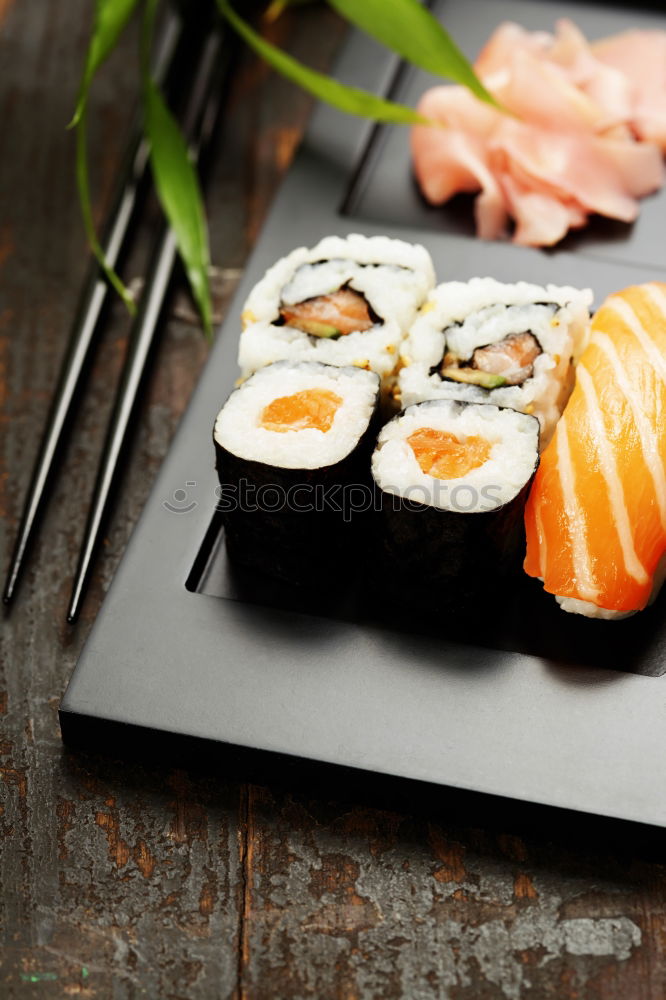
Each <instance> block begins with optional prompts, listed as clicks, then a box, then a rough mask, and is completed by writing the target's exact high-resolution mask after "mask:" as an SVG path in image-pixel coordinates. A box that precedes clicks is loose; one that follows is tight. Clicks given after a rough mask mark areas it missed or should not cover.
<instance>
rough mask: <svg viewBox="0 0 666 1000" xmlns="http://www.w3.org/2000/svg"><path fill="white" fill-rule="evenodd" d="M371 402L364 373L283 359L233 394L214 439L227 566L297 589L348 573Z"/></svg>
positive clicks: (365, 490)
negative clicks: (269, 577)
mask: <svg viewBox="0 0 666 1000" xmlns="http://www.w3.org/2000/svg"><path fill="white" fill-rule="evenodd" d="M378 397H379V378H378V376H377V375H375V374H373V373H372V372H368V371H364V370H362V369H358V368H335V367H332V366H329V365H323V364H320V363H318V362H302V363H292V362H288V361H282V362H277V363H275V364H273V365H269V366H267V367H266V368H263V369H261V370H260V371H258V372H256V373H255V374H254V375H253V376H251V378H249V379H248V380H247V381H246V382H244V383H243V384H242V385H241V386H240V387H239V388H238V389H236V390H235V391H234V392H233V393H232V395H231V396H230V397H229V399H228V400H227V402H226V403H225V405H224V407H223V408H222V410H221V411H220V414H219V415H218V418H217V420H216V423H215V431H214V441H215V451H216V462H217V471H218V476H219V480H220V501H219V508H220V510H221V512H222V520H223V524H224V528H225V534H226V544H227V551H228V553H229V557H230V559H231V560H232V562H233V563H234V564H236V565H240V566H242V567H244V568H245V569H246V570H250V571H252V572H260V573H263V574H266V575H268V576H271V577H274V578H276V579H278V580H282V581H285V582H287V583H289V584H291V585H296V586H307V585H310V584H317V585H318V586H322V587H326V586H328V585H329V584H332V583H334V582H335V581H337V580H339V579H340V577H341V576H342V574H343V573H344V572H347V573H348V572H349V559H350V558H351V554H352V552H353V548H354V540H355V539H357V538H358V537H359V532H360V530H361V525H362V523H363V522H364V520H365V518H367V516H368V512H369V510H370V507H371V499H372V491H371V480H370V473H369V465H370V455H371V452H372V447H373V444H374V438H375V436H376V433H377V424H376V419H377V418H376V413H377V404H378Z"/></svg>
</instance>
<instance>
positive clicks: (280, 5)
mask: <svg viewBox="0 0 666 1000" xmlns="http://www.w3.org/2000/svg"><path fill="white" fill-rule="evenodd" d="M312 2H313V0H271V3H270V4H269V5H268V7H267V8H266V10H265V11H264V15H263V18H264V21H266V22H267V23H268V24H272V23H273V21H277V19H278V18H279V17H282V15H283V14H284V12H285V10H286V9H287V7H302V6H304V5H305V4H306V3H312Z"/></svg>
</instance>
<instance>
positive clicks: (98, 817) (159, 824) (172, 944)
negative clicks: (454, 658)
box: [0, 0, 666, 1000]
mask: <svg viewBox="0 0 666 1000" xmlns="http://www.w3.org/2000/svg"><path fill="white" fill-rule="evenodd" d="M89 14H90V4H89V3H88V2H86V0H50V2H49V3H48V4H44V3H40V2H39V0H21V2H20V3H19V0H14V2H13V3H12V2H8V0H0V49H1V52H2V56H1V60H2V62H1V65H2V73H1V74H0V115H1V123H2V136H3V155H2V157H0V269H1V270H0V435H1V436H0V512H1V514H2V525H1V528H0V530H1V532H2V534H1V536H0V544H1V546H2V552H3V555H4V557H5V558H6V557H7V555H8V543H9V539H10V537H11V535H12V533H13V531H14V530H15V528H16V523H17V518H18V514H19V509H20V502H21V499H22V496H23V493H24V491H25V488H26V486H27V479H28V476H29V471H30V463H31V461H32V458H33V455H34V450H35V447H36V443H37V435H38V433H39V429H40V427H41V422H42V420H43V418H44V415H45V412H46V408H47V405H48V400H49V393H50V391H51V389H52V387H53V381H54V372H55V370H56V367H57V365H58V363H59V361H60V357H61V354H62V351H63V348H64V339H65V337H66V333H67V328H68V323H69V321H70V318H71V315H72V310H73V308H74V304H75V300H76V294H77V289H78V286H79V283H80V281H81V278H82V276H83V272H84V268H85V258H86V251H85V243H84V237H83V233H82V229H81V225H80V222H79V214H78V208H77V204H76V197H75V189H74V174H73V146H72V139H71V135H69V134H68V133H66V132H65V131H64V125H65V123H66V122H67V120H68V117H69V114H70V111H71V108H72V103H73V99H74V94H75V91H76V85H77V77H78V71H79V67H80V65H81V61H82V57H83V52H84V47H85V41H86V35H87V28H88V23H89ZM270 32H271V35H272V36H273V38H274V39H275V40H278V41H280V42H281V43H283V44H286V45H288V46H289V48H290V49H291V50H292V51H294V52H295V53H296V54H297V55H299V56H300V57H302V58H307V59H308V60H309V61H310V62H311V63H313V64H315V65H318V66H325V65H327V64H328V63H329V62H330V59H331V56H332V54H333V52H334V50H335V48H336V46H337V45H338V44H339V42H340V40H341V38H342V34H343V30H342V26H341V24H340V22H338V21H337V20H336V19H335V18H334V17H333V15H332V14H331V13H330V12H329V11H327V10H326V9H324V8H322V7H320V6H316V7H312V8H303V9H301V10H299V11H298V12H294V13H293V14H290V15H288V16H286V17H284V18H283V19H282V20H281V21H280V22H278V24H277V25H274V26H273V27H271V29H270ZM135 46H136V37H135V34H132V33H131V32H130V33H129V34H128V37H127V39H126V40H125V41H124V42H123V44H122V46H121V49H120V51H119V52H118V53H117V54H116V55H115V56H114V57H113V59H112V61H111V62H110V64H109V66H108V68H107V69H106V70H105V71H104V74H103V75H102V77H101V78H100V81H99V83H98V84H97V85H96V87H95V93H94V112H93V114H92V133H91V160H92V164H93V169H94V177H95V190H96V192H97V210H98V212H99V213H101V211H102V209H103V206H104V204H105V200H106V199H107V198H108V195H109V192H110V187H111V182H112V177H113V174H114V171H115V169H116V168H117V165H118V159H119V156H120V151H121V148H122V143H123V136H124V133H125V128H126V125H127V118H128V113H129V110H130V107H131V103H132V96H133V94H134V90H135V86H136V77H135V76H134V75H133V70H134V63H135ZM309 107H310V103H309V100H308V99H307V98H306V97H304V96H303V95H302V94H300V93H298V92H297V91H295V90H294V89H293V88H292V87H291V86H289V85H288V84H286V83H284V82H283V81H281V80H276V78H275V77H274V76H273V75H272V74H270V73H269V72H268V70H267V69H266V68H265V67H263V66H261V65H259V64H258V63H257V62H256V61H255V60H254V59H252V58H251V57H249V56H248V55H245V56H243V57H242V60H241V63H240V65H239V67H238V70H237V73H236V75H235V79H234V85H233V92H232V94H231V98H230V103H229V108H228V112H227V115H226V118H225V124H224V128H223V129H222V132H221V135H220V141H219V144H218V148H217V153H216V157H215V162H214V165H213V169H212V172H211V174H212V176H211V184H210V190H209V196H208V204H209V212H210V218H211V236H212V247H213V258H214V261H215V264H216V267H217V271H216V290H217V301H216V307H217V309H218V311H223V310H224V308H225V304H226V302H227V301H228V298H229V294H230V292H231V291H232V290H233V287H234V286H235V283H236V281H237V279H238V276H239V274H240V272H241V269H242V267H243V264H244V262H245V260H246V257H247V254H248V252H249V250H250V248H251V246H252V244H253V242H254V240H255V239H256V236H257V233H258V231H259V229H260V226H261V222H262V219H263V218H264V216H265V214H266V211H267V208H268V205H269V203H270V200H271V197H272V195H273V193H274V191H275V188H276V185H277V183H278V181H279V179H280V177H281V175H282V174H283V172H284V170H285V169H286V167H287V166H288V164H289V161H290V158H291V155H292V153H293V150H294V147H295V145H296V144H297V142H298V139H299V136H300V134H301V132H302V129H303V125H304V122H305V120H306V118H307V114H308V110H309ZM154 224H155V217H154V214H151V213H150V212H149V213H148V217H147V220H146V224H145V227H144V230H145V231H144V234H143V237H142V239H141V240H140V241H139V244H138V247H137V249H136V251H135V252H134V253H133V254H132V256H131V258H130V260H129V261H128V263H127V266H126V275H127V277H128V278H136V279H140V277H141V274H142V273H143V268H144V266H145V254H146V248H147V246H148V244H149V236H150V230H151V228H152V227H154ZM127 328H128V322H127V317H126V316H125V315H124V313H123V310H122V308H121V307H120V306H118V305H116V306H114V308H113V311H112V316H111V322H110V324H109V327H108V330H107V333H106V335H105V338H104V343H103V345H102V346H101V348H100V350H99V352H98V355H97V358H96V362H95V365H94V369H93V371H92V373H91V378H90V384H89V392H88V397H87V401H86V404H85V406H84V408H83V411H82V413H81V417H80V419H79V422H78V425H77V427H76V430H75V433H74V435H73V438H72V442H71V445H70V448H69V450H68V453H67V455H66V457H65V462H64V465H63V475H62V477H61V480H60V482H59V484H58V486H57V488H56V490H55V494H54V498H53V504H52V508H51V510H50V512H49V515H48V517H47V519H46V522H45V524H44V528H43V531H42V533H41V537H40V541H39V544H38V545H37V547H36V550H35V552H34V553H33V556H32V559H31V564H30V572H29V573H28V576H27V578H26V580H25V581H24V585H23V587H22V589H21V593H20V595H19V600H18V603H17V606H16V607H15V608H14V610H13V611H12V613H11V615H6V616H5V617H4V619H3V621H2V634H1V636H0V789H1V792H0V845H1V851H2V854H1V858H0V883H1V886H2V910H1V913H0V921H1V932H2V936H3V952H2V956H1V959H0V964H1V971H0V996H2V997H3V998H4V997H8V998H21V1000H22V998H24V997H33V996H40V997H46V998H51V997H53V998H55V997H66V996H77V995H80V996H82V997H100V998H103V997H112V998H114V1000H125V998H131V997H138V996H147V997H150V998H162V997H167V998H195V1000H197V998H206V1000H207V998H215V1000H217V998H228V997H229V998H230V997H234V998H239V1000H240V998H256V1000H264V998H266V1000H268V998H275V997H278V998H282V997H284V998H289V997H292V998H302V997H316V998H319V1000H328V998H331V1000H333V998H336V1000H337V998H340V1000H342V998H345V1000H351V998H365V997H369V998H375V997H377V998H383V997H410V998H411V997H413V998H431V997H432V998H435V997H450V998H452V1000H490V998H498V1000H504V998H506V1000H523V998H529V1000H539V998H553V1000H560V998H567V1000H574V998H588V997H589V998H609V1000H633V998H637V1000H648V998H649V1000H661V998H663V997H664V995H666V956H665V950H666V868H665V867H664V863H663V860H664V858H666V853H665V852H664V848H663V838H661V836H660V835H658V836H656V837H653V838H650V837H647V836H645V835H643V834H642V832H641V831H638V830H636V829H634V828H631V827H618V826H617V825H615V826H611V825H610V824H604V823H602V822H599V821H597V822H587V821H585V820H582V819H576V818H571V817H565V818H563V817H562V816H560V815H559V814H555V813H553V812H547V811H542V812H540V813H538V814H537V815H536V816H535V815H532V814H529V815H528V814H523V813H521V812H520V811H519V810H518V811H517V810H516V809H514V808H513V807H509V806H506V805H502V804H501V803H500V804H498V803H493V802H491V801H490V800H485V799H480V798H478V797H477V798H476V799H471V798H460V797H455V796H452V795H446V794H444V793H433V794H432V799H431V800H430V801H426V803H425V804H424V803H423V802H421V803H419V804H418V806H417V804H416V803H415V804H414V807H413V808H412V807H410V806H409V805H407V804H405V803H404V802H401V803H400V804H395V805H393V806H391V804H390V803H388V808H387V804H386V803H385V804H383V805H378V804H376V803H375V804H374V805H371V804H370V803H371V802H374V801H375V800H374V797H373V795H371V794H370V792H371V789H367V795H366V794H364V793H363V792H362V791H359V790H358V789H356V790H351V789H350V790H349V794H348V795H343V794H342V793H341V791H340V789H339V788H336V789H335V790H333V789H326V788H321V787H320V788H319V789H318V791H317V792H316V793H315V792H314V791H312V790H310V791H304V790H302V789H301V790H299V789H298V788H297V787H295V786H294V787H289V786H288V784H287V783H286V782H283V783H282V784H281V785H280V786H278V785H270V786H269V785H257V784H245V783H243V782H242V781H240V780H239V777H238V776H237V775H236V774H234V773H229V774H223V775H214V776H205V775H201V774H195V773H189V772H187V771H184V770H181V771H173V770H171V769H169V768H167V767H160V766H157V765H152V766H147V765H145V766H139V765H136V764H127V763H123V762H122V761H121V760H119V759H118V760H116V759H114V758H113V756H111V757H110V758H102V757H95V756H92V755H82V754H71V753H66V752H64V751H63V748H62V745H61V742H60V735H59V730H58V724H57V705H58V701H59V699H60V696H61V694H62V691H63V689H64V686H65V684H66V681H67V678H68V676H69V674H70V672H71V670H72V667H73V664H74V662H75V660H76V657H77V655H78V652H79V650H80V648H81V645H82V643H83V641H84V640H85V637H86V635H87V633H88V631H89V628H90V625H91V623H92V620H93V618H94V615H95V613H96V610H97V608H98V607H99V604H100V601H101V599H102V595H103V593H104V590H105V589H106V587H107V585H108V583H109V580H110V578H111V576H112V574H113V571H114V569H115V567H116V565H117V562H118V559H119V557H120V555H121V553H122V550H123V548H124V546H125V544H126V541H127V538H128V536H129V534H130V531H131V529H132V525H133V524H134V522H135V521H136V518H137V516H138V513H139V511H140V509H141V506H142V504H143V502H144V500H145V498H146V496H147V493H148V490H149V487H150V485H151V482H152V480H153V478H154V475H155V472H156V470H157V467H158V465H159V463H160V461H161V459H162V457H163V456H164V454H165V452H166V449H167V447H168V444H169V441H170V439H171V436H172V434H173V432H174V429H175V426H176V423H177V421H178V418H179V416H180V414H181V412H182V410H183V408H184V406H185V405H186V402H187V399H188V397H189V395H190V392H191V390H192V387H193V385H194V383H195V381H196V377H197V374H198V372H199V370H200V368H201V365H202V363H203V361H204V358H205V354H206V348H205V344H204V341H203V339H202V337H201V335H200V333H199V331H198V329H197V327H196V325H195V323H194V322H193V320H192V311H191V306H190V304H189V301H188V300H187V298H186V297H185V296H184V295H183V294H180V295H178V296H177V297H176V299H175V300H174V303H173V308H172V314H171V316H170V319H169V322H168V324H167V329H166V331H165V337H164V342H163V345H162V348H161V350H160V353H159V357H158V359H157V364H156V367H155V371H154V373H153V376H152V379H151V383H150V387H149V392H148V394H147V398H146V399H145V402H144V405H143V407H142V412H141V418H140V421H139V423H138V426H137V430H136V435H135V439H134V442H133V450H132V457H131V462H130V465H129V469H128V471H127V474H126V476H125V479H124V485H123V490H122V495H121V497H120V500H119V503H118V505H117V508H116V512H115V515H114V518H113V521H112V523H111V525H110V527H109V531H108V535H107V538H106V544H105V550H104V552H103V554H102V557H101V559H100V562H99V566H98V571H97V573H96V577H95V582H94V586H93V589H92V591H91V594H90V597H89V599H88V601H87V603H86V606H85V609H84V615H83V618H82V620H81V622H80V623H79V626H78V627H77V628H76V629H74V630H72V629H70V628H68V627H67V626H66V625H65V624H64V616H65V610H66V601H67V597H68V591H69V582H70V578H71V573H72V570H73V568H74V564H75V559H76V550H77V544H78V541H79V537H80V533H81V529H82V522H83V518H84V515H85V507H86V498H87V496H88V495H89V491H90V488H91V484H92V480H93V477H94V469H95V459H96V455H97V452H98V449H99V445H100V441H101V439H102V435H103V431H104V424H105V420H106V417H107V414H108V410H109V406H110V402H111V397H112V386H113V381H114V378H115V376H116V375H117V374H118V371H119V368H120V365H121V363H122V359H123V352H124V348H125V342H126V335H127ZM396 739H399V734H396ZM563 739H566V734H563ZM118 749H119V751H120V750H122V748H118ZM581 766H584V762H581ZM646 766H651V764H650V762H646ZM654 766H662V765H661V762H654ZM366 788H367V786H366ZM396 802H397V800H396Z"/></svg>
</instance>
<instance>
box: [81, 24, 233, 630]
mask: <svg viewBox="0 0 666 1000" xmlns="http://www.w3.org/2000/svg"><path fill="white" fill-rule="evenodd" d="M223 41H224V39H223V34H222V31H221V30H216V31H214V32H213V34H212V35H211V36H210V37H209V38H208V40H207V42H206V44H205V45H204V48H203V52H202V55H201V58H200V61H199V65H198V68H197V72H196V77H195V81H194V86H193V87H192V91H191V93H190V96H189V99H188V102H187V108H186V111H185V117H184V124H183V129H184V132H185V135H186V137H187V139H188V143H189V146H190V150H191V154H192V157H193V159H194V160H196V159H197V158H198V156H199V153H200V151H201V150H202V148H203V147H204V145H205V144H206V143H207V142H208V140H209V138H210V136H211V134H212V131H213V125H214V121H215V118H216V116H217V110H218V108H219V105H220V103H221V99H222V93H221V87H220V79H221V76H222V72H223V71H224V65H223V62H222V59H221V58H220V57H221V54H222V47H223ZM176 252H177V248H176V241H175V238H174V235H173V232H172V231H171V230H170V229H169V228H168V227H167V226H164V228H163V230H162V232H161V235H160V236H159V237H158V240H157V242H156V244H155V249H154V252H153V256H152V260H151V265H150V269H149V272H148V275H147V277H146V283H145V288H144V292H143V294H142V297H141V300H140V303H139V311H138V313H137V316H136V318H135V320H134V322H133V325H132V330H131V333H130V342H129V346H128V352H127V358H126V360H125V365H124V367H123V372H122V375H121V379H120V384H119V387H118V391H117V394H116V399H115V403H114V407H113V412H112V414H111V418H110V421H109V428H108V431H107V436H106V440H105V443H104V449H103V451H102V456H101V459H100V464H99V469H98V472H97V479H96V481H95V488H94V491H93V497H92V500H91V505H90V511H89V514H88V520H87V523H86V529H85V533H84V537H83V542H82V545H81V551H80V555H79V562H78V566H77V569H76V575H75V578H74V584H73V587H72V595H71V599H70V605H69V610H68V613H67V621H68V622H70V623H71V624H73V623H74V622H75V621H76V620H77V618H78V616H79V612H80V610H81V605H82V602H83V599H84V596H85V591H86V588H87V585H88V582H89V580H90V575H91V573H92V569H93V560H94V557H95V553H96V551H97V548H98V545H99V542H100V538H101V532H102V528H103V526H104V523H105V521H106V517H107V514H108V512H109V506H110V501H111V495H112V492H113V489H114V486H115V484H116V482H117V479H118V476H119V473H120V469H121V462H122V458H123V453H124V451H125V445H126V443H127V440H128V431H129V428H130V425H131V423H132V417H133V415H134V413H135V411H136V405H137V402H138V398H139V392H140V389H141V385H142V383H143V381H144V376H145V374H146V370H147V364H148V359H149V356H150V354H151V348H152V347H153V344H154V341H155V334H156V331H157V327H158V320H159V318H160V314H161V312H162V307H163V304H164V300H165V297H166V293H167V289H168V286H169V282H170V280H171V276H172V273H173V269H174V264H175V261H176Z"/></svg>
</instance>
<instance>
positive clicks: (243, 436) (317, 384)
mask: <svg viewBox="0 0 666 1000" xmlns="http://www.w3.org/2000/svg"><path fill="white" fill-rule="evenodd" d="M307 389H327V390H329V391H331V392H334V393H336V394H337V395H338V396H340V397H341V398H342V403H341V405H340V406H339V408H338V410H337V411H336V413H335V416H334V418H333V423H332V425H331V427H330V429H329V430H328V431H321V430H318V429H317V428H314V427H311V428H306V429H304V430H293V431H284V432H280V431H271V430H267V429H266V428H265V427H261V426H260V421H261V416H262V413H263V411H264V409H265V407H266V406H268V405H269V403H272V402H273V400H274V399H277V398H279V397H281V396H290V395H292V394H293V393H297V392H303V391H304V390H307ZM378 391H379V380H378V378H377V376H376V375H375V374H373V373H372V372H367V371H361V370H360V369H358V368H334V367H331V366H329V365H322V364H318V363H316V362H305V363H301V364H293V363H291V362H288V361H282V362H278V363H276V364H273V365H270V366H268V367H267V368H263V369H261V371H258V372H256V374H254V375H252V376H251V378H249V379H248V380H247V381H246V382H244V383H243V384H242V385H241V386H240V388H238V389H236V390H235V391H234V392H233V393H232V394H231V396H230V397H229V399H228V400H227V402H226V403H225V404H224V406H223V407H222V409H221V410H220V412H219V414H218V417H217V420H216V421H215V430H214V438H215V441H216V442H217V443H218V444H219V445H220V446H221V447H222V448H225V449H226V450H227V451H230V452H231V453H232V454H234V455H236V456H237V457H238V458H242V459H245V460H247V461H250V462H263V463H265V464H266V465H271V466H275V467H280V468H284V469H321V468H325V467H327V466H329V465H334V464H335V463H336V462H340V461H342V459H343V458H346V456H347V455H348V454H349V453H350V452H351V451H353V449H354V448H355V447H356V445H357V444H358V442H359V440H360V438H361V437H362V435H363V434H364V432H365V431H366V430H367V428H368V423H369V421H370V418H371V417H372V414H373V411H374V408H375V405H376V402H377V394H378Z"/></svg>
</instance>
